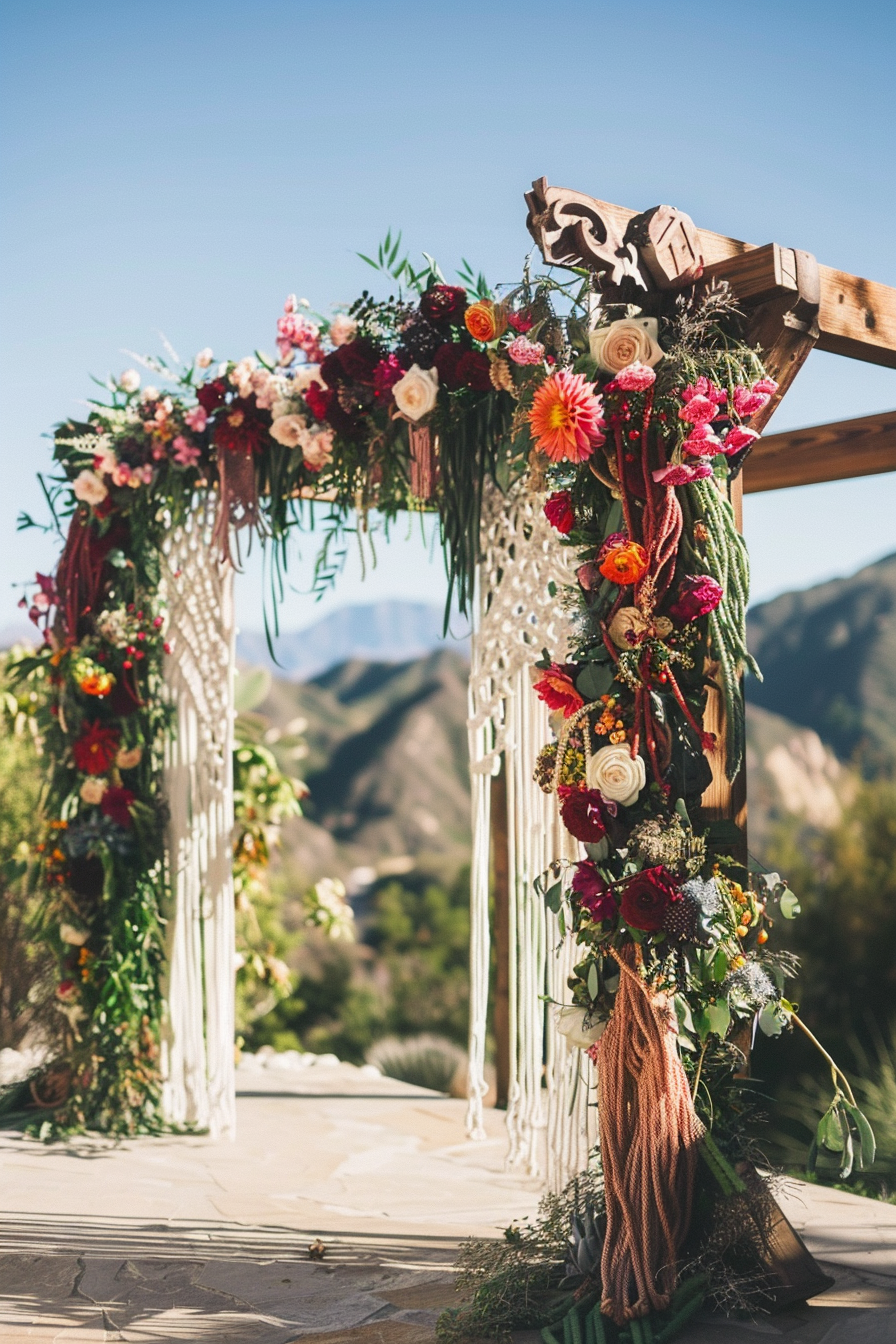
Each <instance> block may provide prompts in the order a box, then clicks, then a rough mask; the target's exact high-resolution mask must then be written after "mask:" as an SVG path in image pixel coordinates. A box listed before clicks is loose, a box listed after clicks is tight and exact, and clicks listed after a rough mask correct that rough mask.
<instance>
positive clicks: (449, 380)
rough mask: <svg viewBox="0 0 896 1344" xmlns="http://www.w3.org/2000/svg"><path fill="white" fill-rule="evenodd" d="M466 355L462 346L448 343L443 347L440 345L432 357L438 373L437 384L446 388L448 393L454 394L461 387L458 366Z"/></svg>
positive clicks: (451, 342) (461, 380)
mask: <svg viewBox="0 0 896 1344" xmlns="http://www.w3.org/2000/svg"><path fill="white" fill-rule="evenodd" d="M466 353H467V351H466V350H465V349H464V347H463V346H462V345H458V344H457V343H456V342H454V341H449V342H448V343H447V344H445V345H440V346H439V348H438V350H437V351H436V352H435V354H434V355H433V361H432V362H433V364H435V366H436V368H437V369H438V371H439V382H440V383H442V384H443V386H444V387H447V388H448V390H449V392H456V391H457V389H458V388H459V387H461V386H462V385H463V379H462V378H461V377H460V376H459V374H458V365H459V364H460V361H461V360H462V359H463V357H464V355H465V354H466Z"/></svg>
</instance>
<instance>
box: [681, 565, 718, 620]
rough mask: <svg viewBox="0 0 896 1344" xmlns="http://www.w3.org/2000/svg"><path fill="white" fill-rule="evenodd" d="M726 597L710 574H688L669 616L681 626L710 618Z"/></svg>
mask: <svg viewBox="0 0 896 1344" xmlns="http://www.w3.org/2000/svg"><path fill="white" fill-rule="evenodd" d="M723 597H724V593H723V591H722V588H721V585H720V584H719V583H717V582H716V580H715V579H714V578H712V576H711V575H710V574H686V575H685V576H684V578H683V579H682V581H681V584H680V586H679V590H678V597H677V598H676V600H675V602H674V603H673V605H672V606H671V607H670V608H669V615H670V616H671V618H672V620H673V621H676V622H677V623H678V624H679V625H686V624H687V623H688V621H696V620H698V619H699V618H700V617H701V616H708V615H709V613H710V612H711V611H715V609H716V607H717V606H718V605H719V603H720V602H721V600H722V598H723Z"/></svg>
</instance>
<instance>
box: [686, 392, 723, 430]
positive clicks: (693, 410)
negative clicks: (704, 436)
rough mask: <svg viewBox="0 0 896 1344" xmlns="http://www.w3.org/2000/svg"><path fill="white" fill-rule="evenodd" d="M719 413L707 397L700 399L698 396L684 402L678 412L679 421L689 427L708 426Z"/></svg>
mask: <svg viewBox="0 0 896 1344" xmlns="http://www.w3.org/2000/svg"><path fill="white" fill-rule="evenodd" d="M718 413H719V408H718V406H716V404H715V402H714V401H710V399H709V397H702V396H700V395H699V394H698V395H696V396H693V397H691V399H690V401H686V402H685V404H684V405H683V406H682V408H681V410H680V411H679V412H678V418H679V420H686V421H687V422H688V424H691V425H708V424H709V422H710V420H714V419H715V418H716V416H717V415H718Z"/></svg>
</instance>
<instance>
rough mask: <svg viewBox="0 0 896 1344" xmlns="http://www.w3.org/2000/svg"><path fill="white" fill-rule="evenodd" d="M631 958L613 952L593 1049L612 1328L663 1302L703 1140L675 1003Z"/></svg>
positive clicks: (607, 1310)
mask: <svg viewBox="0 0 896 1344" xmlns="http://www.w3.org/2000/svg"><path fill="white" fill-rule="evenodd" d="M638 952H639V949H638V948H637V947H636V946H634V945H632V946H629V947H627V948H624V949H623V950H622V952H621V953H617V952H615V950H614V952H613V955H614V956H615V957H616V960H617V961H618V962H619V968H620V981H619V992H618V994H617V996H616V1006H615V1009H614V1012H613V1016H612V1018H611V1019H610V1022H609V1025H608V1026H607V1029H606V1031H605V1032H604V1034H603V1036H602V1037H601V1039H600V1042H599V1044H598V1046H597V1049H596V1052H595V1055H596V1063H597V1086H598V1107H599V1117H600V1143H601V1160H602V1164H603V1173H604V1187H605V1196H606V1214H607V1233H606V1238H605V1241H604V1247H603V1256H602V1261H601V1274H602V1279H603V1301H602V1303H601V1311H602V1312H603V1313H604V1314H605V1315H607V1316H611V1317H612V1318H613V1320H614V1321H615V1322H616V1324H617V1325H622V1324H623V1323H624V1322H625V1321H629V1320H631V1319H632V1318H633V1317H640V1316H646V1315H647V1314H648V1313H649V1312H651V1311H661V1310H662V1309H663V1308H664V1307H667V1306H668V1305H669V1301H670V1298H671V1295H672V1293H673V1292H674V1290H675V1286H676V1281H677V1260H678V1253H679V1250H680V1248H681V1245H682V1242H683V1241H684V1238H685V1236H686V1235H687V1231H688V1227H689V1225H690V1220H691V1206H692V1203H693V1194H694V1178H695V1175H696V1170H697V1149H698V1145H699V1142H700V1139H701V1138H702V1136H703V1126H702V1125H701V1123H700V1121H699V1120H698V1118H697V1116H696V1114H695V1113H694V1107H693V1105H692V1102H691V1095H690V1089H689V1087H688V1081H687V1077H686V1075H685V1072H684V1069H683V1068H682V1064H681V1060H680V1059H679V1057H678V1048H677V1044H676V1038H677V1032H678V1028H677V1022H676V1018H675V1009H674V1005H673V1003H672V1000H671V998H670V997H669V996H668V995H667V994H657V993H654V992H653V990H652V989H651V988H650V986H649V985H647V984H646V983H645V982H644V981H643V980H642V979H641V977H640V975H638V973H637V971H636V970H635V966H636V958H637V954H638Z"/></svg>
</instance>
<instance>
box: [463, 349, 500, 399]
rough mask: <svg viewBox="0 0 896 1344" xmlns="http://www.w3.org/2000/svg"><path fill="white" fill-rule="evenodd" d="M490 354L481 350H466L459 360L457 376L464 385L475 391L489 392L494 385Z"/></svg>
mask: <svg viewBox="0 0 896 1344" xmlns="http://www.w3.org/2000/svg"><path fill="white" fill-rule="evenodd" d="M488 371H489V360H488V355H484V354H483V353H482V351H481V350H465V351H464V353H463V354H462V355H461V357H460V359H459V360H458V361H457V376H458V378H459V379H460V381H461V384H462V385H463V386H464V387H471V388H472V389H473V391H474V392H488V390H489V388H490V387H491V385H492V380H491V378H490V377H489V372H488Z"/></svg>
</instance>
